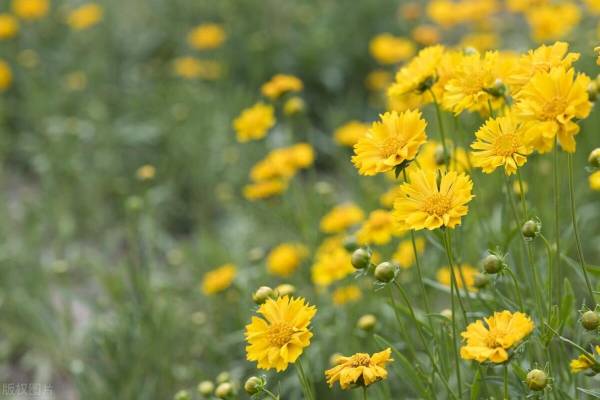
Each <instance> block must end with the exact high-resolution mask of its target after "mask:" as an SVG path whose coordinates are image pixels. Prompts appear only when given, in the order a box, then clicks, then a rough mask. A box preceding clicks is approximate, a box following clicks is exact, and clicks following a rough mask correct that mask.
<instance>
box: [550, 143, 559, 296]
mask: <svg viewBox="0 0 600 400" xmlns="http://www.w3.org/2000/svg"><path fill="white" fill-rule="evenodd" d="M552 160H553V164H554V166H553V169H552V171H553V178H554V235H555V239H554V240H555V243H556V256H555V257H554V260H555V262H554V264H555V265H554V268H555V269H556V291H557V293H556V298H557V299H560V298H561V296H562V269H561V268H560V222H559V221H560V187H559V185H560V181H559V179H558V168H559V166H558V138H556V139H555V140H554V152H553V157H552ZM550 302H552V300H550ZM559 307H560V302H559Z"/></svg>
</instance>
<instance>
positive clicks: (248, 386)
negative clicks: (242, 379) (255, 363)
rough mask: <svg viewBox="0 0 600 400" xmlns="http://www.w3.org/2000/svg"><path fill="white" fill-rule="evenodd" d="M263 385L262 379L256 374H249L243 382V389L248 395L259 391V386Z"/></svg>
mask: <svg viewBox="0 0 600 400" xmlns="http://www.w3.org/2000/svg"><path fill="white" fill-rule="evenodd" d="M263 386H264V381H263V380H262V379H260V378H258V377H256V376H251V377H250V378H248V379H247V380H246V383H244V390H245V391H246V393H248V394H249V395H253V394H256V393H258V392H260V390H261V388H262V387H263Z"/></svg>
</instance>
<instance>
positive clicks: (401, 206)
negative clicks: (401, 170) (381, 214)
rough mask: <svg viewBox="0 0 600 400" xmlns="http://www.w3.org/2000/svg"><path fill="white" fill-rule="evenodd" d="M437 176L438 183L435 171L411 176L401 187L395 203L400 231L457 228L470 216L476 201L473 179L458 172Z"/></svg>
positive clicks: (396, 218) (422, 171) (395, 216)
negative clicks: (473, 203) (464, 218)
mask: <svg viewBox="0 0 600 400" xmlns="http://www.w3.org/2000/svg"><path fill="white" fill-rule="evenodd" d="M438 173H439V174H440V179H439V184H438V177H437V175H436V172H433V171H424V170H418V171H416V172H414V173H412V174H410V183H404V184H402V186H401V188H402V189H401V190H402V194H401V196H400V197H399V198H398V199H396V202H395V203H394V219H395V220H396V222H397V223H398V225H399V227H400V228H401V229H415V230H419V229H424V228H427V229H429V230H433V229H436V228H440V227H442V226H445V227H448V228H454V227H455V226H456V225H460V220H461V217H463V216H464V215H467V212H468V211H469V207H468V206H467V203H469V202H470V201H471V199H472V198H473V195H472V194H471V193H472V190H473V182H472V181H471V178H469V176H467V175H466V174H459V173H457V172H455V171H450V172H446V173H442V172H438Z"/></svg>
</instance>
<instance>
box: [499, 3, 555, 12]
mask: <svg viewBox="0 0 600 400" xmlns="http://www.w3.org/2000/svg"><path fill="white" fill-rule="evenodd" d="M551 1H552V0H507V1H506V8H508V10H509V11H512V12H525V11H529V10H530V9H532V8H534V7H538V6H543V5H546V4H549V3H550V2H551Z"/></svg>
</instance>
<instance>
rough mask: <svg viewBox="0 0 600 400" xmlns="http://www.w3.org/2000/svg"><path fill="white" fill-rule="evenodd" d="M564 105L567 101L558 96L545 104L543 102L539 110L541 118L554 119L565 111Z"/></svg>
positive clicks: (565, 105)
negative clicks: (540, 110)
mask: <svg viewBox="0 0 600 400" xmlns="http://www.w3.org/2000/svg"><path fill="white" fill-rule="evenodd" d="M566 107H567V102H566V101H565V100H564V99H562V98H560V97H555V98H553V99H552V100H550V101H549V102H547V103H546V104H544V107H543V108H542V112H541V115H542V118H543V119H545V120H549V119H554V118H556V117H557V116H558V115H559V114H562V113H563V112H564V111H565V108H566Z"/></svg>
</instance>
